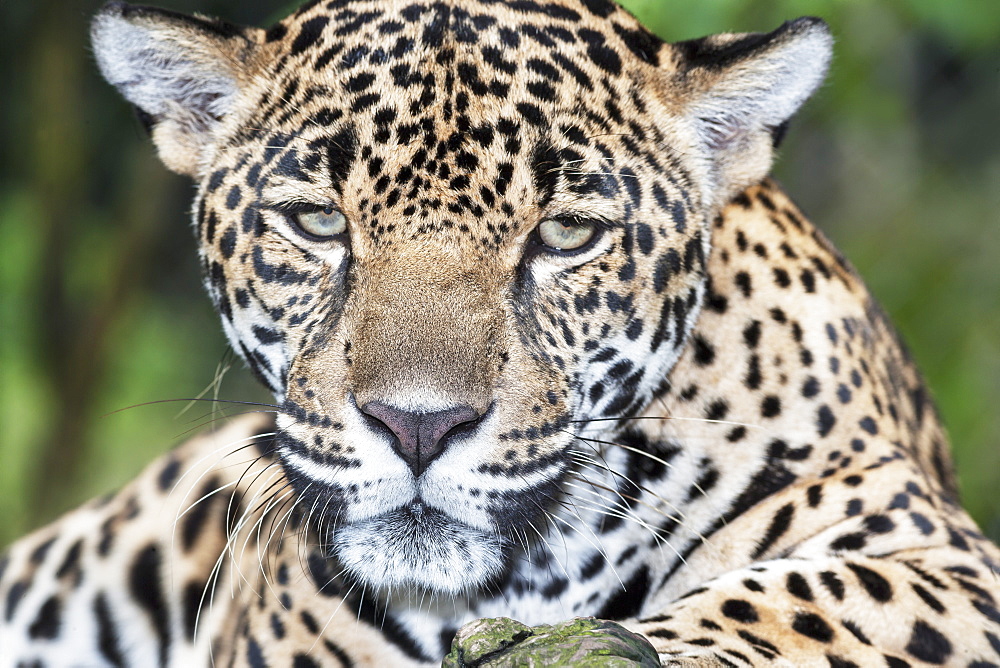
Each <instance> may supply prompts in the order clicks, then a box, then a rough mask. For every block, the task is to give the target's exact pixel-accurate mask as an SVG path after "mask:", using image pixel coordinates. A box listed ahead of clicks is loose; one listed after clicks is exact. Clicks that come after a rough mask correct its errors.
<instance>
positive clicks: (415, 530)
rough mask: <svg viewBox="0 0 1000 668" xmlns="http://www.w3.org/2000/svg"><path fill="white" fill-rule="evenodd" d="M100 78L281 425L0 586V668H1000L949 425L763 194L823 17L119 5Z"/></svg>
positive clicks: (888, 342) (820, 57) (978, 538)
mask: <svg viewBox="0 0 1000 668" xmlns="http://www.w3.org/2000/svg"><path fill="white" fill-rule="evenodd" d="M92 41H93V52H94V55H95V57H96V61H97V64H98V66H99V68H100V70H101V72H102V74H103V75H104V77H105V78H106V79H107V80H108V81H109V82H110V83H111V84H112V85H113V86H115V87H116V88H117V89H118V91H119V92H120V93H121V94H122V95H123V96H124V98H125V99H126V100H127V101H128V102H129V103H131V105H133V106H134V107H135V109H136V112H137V114H138V116H139V118H140V120H141V121H142V123H143V124H144V126H145V127H146V128H147V130H148V132H149V134H150V136H151V139H152V142H153V144H154V145H155V146H156V149H157V151H158V155H159V157H160V159H161V160H162V162H163V163H164V164H165V165H166V167H167V168H169V169H170V170H172V171H174V172H177V173H180V174H183V175H186V176H189V177H191V178H192V179H193V180H194V182H195V183H196V185H197V190H196V195H195V198H194V204H193V220H194V227H195V232H196V235H197V238H198V244H199V256H200V260H201V264H202V266H203V269H204V280H205V286H206V288H207V291H208V293H209V295H210V297H211V299H212V301H213V303H214V305H215V307H216V309H217V310H218V312H219V314H220V316H221V320H222V326H223V328H224V330H225V333H226V335H227V336H228V339H229V341H230V342H231V344H232V347H233V348H234V350H235V351H236V352H237V353H238V354H239V355H240V356H241V357H242V358H243V360H245V362H246V364H247V365H248V366H249V368H250V369H251V370H252V371H253V373H254V374H255V375H256V376H257V377H258V378H259V379H260V381H261V382H262V383H263V384H264V385H265V386H267V388H269V389H270V391H271V392H272V393H273V395H274V398H275V400H274V403H273V405H260V406H257V407H255V410H253V411H252V412H251V413H250V414H248V415H244V416H242V417H237V418H235V419H233V420H231V421H229V422H227V423H225V424H224V425H222V426H219V427H216V428H214V429H213V430H211V431H209V432H206V433H205V434H203V435H200V436H198V437H196V438H194V439H193V440H190V441H189V442H187V443H184V444H182V445H180V446H179V447H177V448H176V449H175V450H173V451H171V452H170V453H168V454H166V455H165V456H163V457H161V458H160V459H158V460H157V461H155V462H153V463H152V464H151V465H150V466H149V467H148V468H147V469H146V470H145V472H143V473H142V474H140V475H139V476H138V477H137V478H136V479H135V480H133V481H132V482H131V483H129V484H128V485H126V486H125V487H124V488H123V489H121V490H120V491H118V492H117V493H114V494H111V495H109V496H107V497H105V498H102V499H98V500H96V501H93V502H90V503H88V504H86V505H84V506H82V507H80V508H79V509H77V510H74V511H72V512H70V513H68V514H66V515H65V516H63V517H62V518H61V519H59V520H57V521H56V522H54V523H53V524H51V525H49V526H47V527H44V528H41V529H39V530H37V531H36V532H35V533H33V534H31V535H29V536H27V537H25V538H23V539H22V540H20V541H19V542H17V543H15V544H14V545H13V546H12V547H10V548H9V550H8V551H7V552H6V553H5V555H4V556H3V557H2V558H0V663H3V664H4V665H16V666H185V667H187V666H206V665H221V666H231V665H239V666H252V667H254V668H257V667H261V666H295V667H296V668H308V667H311V666H327V665H330V666H338V665H339V666H359V665H391V666H404V665H427V664H434V663H439V662H440V661H441V660H442V658H443V657H445V656H446V655H448V652H449V649H450V648H451V647H452V641H453V639H455V638H456V637H457V638H458V641H456V649H455V651H454V652H453V653H452V654H450V655H448V660H449V661H450V662H452V665H468V666H476V665H483V666H485V665H515V664H517V663H518V662H521V661H522V660H521V659H517V660H515V659H513V658H510V657H508V658H507V659H505V658H504V652H505V651H507V650H508V649H509V648H510V647H515V646H517V644H518V643H522V644H523V643H527V642H528V641H527V640H525V638H528V639H529V640H532V641H534V640H538V641H539V642H537V643H536V645H537V649H531V650H530V651H529V652H528V653H527V655H526V656H527V658H525V659H523V661H524V662H527V663H529V664H530V663H532V662H536V659H537V657H538V656H541V654H536V655H533V654H532V652H544V648H545V644H546V642H545V636H544V634H542V633H541V632H540V631H538V630H537V629H541V628H551V626H550V625H558V624H559V623H564V622H570V620H574V619H576V618H584V619H582V620H578V622H579V623H582V624H586V623H587V618H593V620H594V621H593V623H592V624H591V625H590V626H584V627H581V628H583V629H584V630H582V631H579V633H577V635H576V636H571V638H576V640H574V642H578V643H584V644H586V643H595V642H596V643H598V645H599V643H600V640H601V638H602V637H603V638H605V639H607V638H609V637H611V636H614V637H629V638H632V637H634V638H636V639H638V640H640V641H641V642H642V643H643V645H642V646H643V647H645V648H648V649H649V651H650V652H652V657H653V659H652V662H653V663H662V664H663V665H684V666H694V665H698V666H764V665H808V666H832V667H838V668H839V667H846V666H889V667H892V668H897V667H899V666H926V665H955V666H968V667H970V668H972V667H976V668H985V667H986V666H997V665H1000V611H998V608H997V598H998V596H1000V584H998V580H997V575H998V572H1000V565H998V564H1000V553H998V549H997V547H996V546H994V545H993V544H992V543H990V542H989V541H988V540H987V539H986V538H985V537H984V536H983V535H982V534H981V533H980V531H979V530H978V529H977V527H976V525H975V523H974V522H973V520H972V519H971V518H970V517H969V515H968V514H967V513H966V512H965V511H964V510H963V508H962V506H961V505H960V502H959V500H958V494H957V489H956V482H955V477H954V474H953V471H952V464H951V458H950V454H949V446H948V441H947V437H946V435H945V433H944V431H943V429H942V426H941V422H940V419H939V417H938V414H937V412H936V410H935V408H934V405H933V402H932V400H931V398H930V395H929V393H928V390H927V389H926V387H925V385H924V383H923V381H922V379H921V377H920V375H919V373H918V371H917V370H916V368H915V366H914V364H913V363H912V361H911V359H910V358H909V356H908V354H907V352H906V350H905V348H904V346H903V345H902V344H901V343H900V341H899V339H898V337H897V335H896V334H895V333H894V331H893V329H892V327H891V325H890V324H889V323H888V321H887V319H886V317H885V315H884V314H883V312H882V311H881V310H880V308H879V306H878V305H877V303H876V302H875V301H874V300H873V298H872V297H871V295H870V294H869V293H868V292H867V290H866V289H865V287H864V285H863V284H862V282H861V280H860V279H859V278H858V276H857V274H856V273H855V271H854V270H853V269H852V267H851V266H850V264H849V263H848V262H847V261H846V260H845V259H844V258H843V257H842V256H841V255H840V254H839V253H838V252H837V251H836V250H835V249H834V248H833V247H832V246H831V245H830V243H829V242H828V241H827V240H826V239H825V237H824V236H823V235H822V234H821V233H820V232H819V231H818V230H817V229H816V228H815V227H813V225H812V224H811V223H810V222H809V221H808V220H807V218H806V217H805V216H804V215H803V213H802V212H801V211H800V210H799V209H798V208H797V207H796V205H795V204H794V203H793V202H792V201H791V200H790V199H789V197H788V196H787V195H786V194H785V193H784V192H783V191H782V189H781V188H780V186H779V185H778V184H777V183H776V182H775V181H773V180H772V179H771V178H770V177H769V176H768V173H769V170H770V167H771V164H772V161H773V159H774V153H775V148H776V147H777V146H778V144H779V143H780V141H781V139H782V137H783V135H784V133H785V130H786V128H787V127H788V122H789V119H790V118H791V117H792V116H793V115H794V114H795V112H796V111H797V110H798V109H799V108H800V107H801V106H802V104H803V103H804V102H805V101H806V100H807V98H809V97H810V95H811V94H812V93H813V92H814V91H815V90H816V89H817V88H818V87H819V86H820V85H821V83H822V81H823V78H824V75H825V72H826V69H827V67H828V64H829V62H830V58H831V52H832V38H831V36H830V31H829V29H828V28H827V26H826V25H825V24H824V23H823V22H822V21H821V20H819V19H816V18H808V17H806V18H800V19H797V20H793V21H790V22H787V23H785V24H784V25H782V26H780V27H778V28H777V29H776V30H774V31H773V32H770V33H767V34H756V33H754V34H718V35H713V36H709V37H705V38H702V39H693V40H690V41H682V42H678V43H665V42H663V41H661V40H660V39H658V38H657V37H655V36H654V35H653V34H651V33H650V32H648V31H647V30H646V29H644V28H643V27H642V26H641V25H640V24H639V23H638V22H637V21H636V20H635V19H634V18H633V17H632V16H630V15H629V14H628V13H627V12H626V11H624V10H623V9H621V8H620V7H618V6H617V5H615V4H613V3H612V2H611V0H323V1H313V2H309V3H308V4H306V5H305V6H304V7H302V8H301V9H299V10H298V11H297V12H295V13H294V14H292V15H291V16H289V17H288V18H286V19H284V20H282V21H280V22H279V23H276V24H275V25H273V26H271V27H270V28H267V29H258V28H251V27H241V26H236V25H231V24H229V23H226V22H223V21H220V20H215V19H210V18H205V17H200V16H184V15H181V14H177V13H173V12H170V11H166V10H160V9H153V8H148V7H140V6H132V5H128V4H125V3H121V2H112V3H110V4H108V5H106V6H105V7H104V8H103V9H101V10H100V11H99V13H98V14H97V16H96V18H95V19H94V21H93V24H92ZM142 446H143V444H139V443H137V444H136V447H142ZM498 618H500V619H498ZM502 618H509V620H517V624H515V625H514V627H513V628H514V629H519V630H516V632H513V633H510V634H508V635H509V636H510V637H509V638H506V639H503V638H501V640H500V641H497V643H496V646H495V647H491V648H488V649H489V651H485V652H483V651H479V652H478V654H477V653H476V648H475V647H471V646H468V645H462V638H463V637H468V632H467V629H468V628H469V626H467V625H468V624H470V623H472V624H473V625H474V626H475V627H476V628H479V629H482V628H486V629H490V628H496V629H500V631H503V629H509V628H512V627H511V626H510V624H512V623H513V622H510V621H509V620H504V619H502ZM610 622H615V624H610ZM573 624H577V622H573ZM484 625H485V626H484ZM463 627H464V628H463ZM573 628H577V627H575V626H574V627H573ZM619 633H621V634H627V636H621V635H617V636H616V635H615V634H619ZM456 634H457V635H456ZM463 634H465V635H463ZM532 634H535V635H534V636H533V635H532ZM501 635H502V633H501ZM581 646H584V645H581ZM586 646H588V647H589V646H591V645H586ZM533 647H534V646H533ZM529 649H530V648H529ZM594 651H595V654H593V656H592V657H591V658H594V657H598V658H599V657H605V658H606V660H607V661H608V662H609V663H608V664H607V665H616V664H613V663H610V662H612V661H625V662H626V663H619V664H617V665H650V659H649V658H648V655H647V658H645V659H634V660H633V659H628V658H625V657H624V656H623V655H621V656H618V657H617V659H616V658H614V657H613V656H612V655H610V654H607V655H605V654H600V652H603V651H604V650H600V649H595V650H594ZM532 656H535V657H536V659H533V658H532ZM602 660H603V659H602ZM505 661H506V663H504V662H505ZM538 661H540V659H538ZM629 661H631V662H632V663H628V662H629ZM536 665H537V662H536Z"/></svg>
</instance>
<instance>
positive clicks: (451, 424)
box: [360, 401, 482, 476]
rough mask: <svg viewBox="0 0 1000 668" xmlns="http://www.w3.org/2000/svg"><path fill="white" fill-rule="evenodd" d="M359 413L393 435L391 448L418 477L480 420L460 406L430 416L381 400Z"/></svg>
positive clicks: (370, 402)
mask: <svg viewBox="0 0 1000 668" xmlns="http://www.w3.org/2000/svg"><path fill="white" fill-rule="evenodd" d="M360 408H361V412H362V413H364V414H366V415H368V416H369V417H372V418H374V419H375V421H376V422H377V424H375V425H373V426H374V427H376V428H379V427H382V428H386V429H388V430H389V431H390V432H392V434H393V435H394V436H395V439H394V442H393V447H394V448H395V449H396V452H397V453H398V454H399V456H400V457H402V459H403V461H405V462H406V464H407V465H408V466H409V467H410V470H411V471H413V475H415V476H419V475H420V474H421V473H423V472H424V471H425V470H426V469H427V467H428V466H430V464H431V462H432V461H434V459H436V458H437V457H438V455H440V454H441V453H442V452H444V449H445V447H447V445H448V442H449V441H450V440H451V438H452V437H453V436H455V435H456V433H457V432H458V431H460V430H459V429H458V428H459V427H466V428H467V427H471V426H474V425H475V423H476V422H478V421H479V419H480V418H481V417H482V414H480V413H479V412H478V411H476V409H474V408H473V407H472V406H466V405H459V406H452V407H451V408H446V409H444V410H441V411H434V412H431V413H417V412H413V411H404V410H401V409H399V408H396V407H395V406H390V405H389V404H385V403H382V402H381V401H369V402H368V403H366V404H365V405H364V406H361V407H360Z"/></svg>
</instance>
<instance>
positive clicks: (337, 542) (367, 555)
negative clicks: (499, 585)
mask: <svg viewBox="0 0 1000 668" xmlns="http://www.w3.org/2000/svg"><path fill="white" fill-rule="evenodd" d="M505 543H506V541H505V540H504V539H503V538H501V536H500V535H499V534H489V533H487V532H485V531H481V530H479V529H475V528H473V527H470V526H468V525H466V524H463V523H462V522H459V521H458V520H456V519H454V518H452V517H450V516H449V515H448V514H446V513H444V512H442V511H440V510H438V509H436V508H432V507H430V506H428V505H426V504H425V503H424V502H423V501H421V500H420V499H414V500H413V501H412V502H411V503H409V504H407V505H405V506H403V507H400V508H397V509H395V510H392V511H389V512H387V513H383V514H381V515H378V516H377V517H373V518H371V519H368V520H363V521H360V522H354V523H351V524H346V525H344V526H341V527H338V528H337V529H336V531H335V533H334V536H333V541H332V552H333V555H334V556H335V557H336V558H337V559H338V560H339V561H340V563H341V564H342V565H343V567H344V569H345V570H346V574H347V575H348V576H349V577H350V578H351V579H353V580H355V581H356V582H358V583H360V584H362V585H363V586H364V587H365V588H366V589H368V590H372V589H375V590H383V591H385V592H387V593H392V592H393V591H400V590H412V589H414V588H416V589H418V590H424V591H430V592H433V593H443V594H452V595H459V594H467V593H470V591H471V590H473V589H475V588H477V587H479V586H482V585H484V584H486V583H487V582H489V581H490V580H491V579H493V578H495V577H496V576H497V575H498V574H499V573H500V572H501V571H502V570H503V568H504V565H505V559H504V551H505V550H504V548H505Z"/></svg>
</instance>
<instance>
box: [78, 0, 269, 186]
mask: <svg viewBox="0 0 1000 668" xmlns="http://www.w3.org/2000/svg"><path fill="white" fill-rule="evenodd" d="M90 36H91V41H92V43H93V47H94V54H95V55H96V57H97V64H98V66H99V67H100V70H101V74H103V75H104V78H105V79H107V80H108V81H109V82H110V83H111V84H112V85H114V86H115V87H116V88H117V89H118V90H119V92H121V94H122V95H123V96H125V98H126V99H127V100H128V101H129V102H131V103H132V104H134V105H135V107H136V109H137V110H138V113H139V117H140V118H141V119H142V121H143V123H144V124H145V125H146V128H147V130H149V132H150V134H151V135H152V138H153V143H154V144H155V145H156V148H157V151H158V153H159V156H160V159H161V160H162V161H163V163H164V164H165V165H166V166H167V167H168V168H169V169H171V170H173V171H175V172H178V173H180V174H186V175H188V176H197V175H198V174H199V173H200V171H201V168H202V165H203V163H204V159H205V156H206V153H207V149H208V148H209V147H210V146H211V144H212V138H213V132H214V131H215V130H216V129H217V127H218V126H219V124H220V122H221V121H222V120H223V119H224V118H225V116H226V114H228V113H229V112H230V111H231V110H232V109H233V105H234V103H235V101H236V99H237V97H238V95H239V92H240V89H241V87H242V83H243V82H244V81H246V80H248V78H249V77H250V76H251V75H252V70H253V67H252V60H253V56H254V54H255V52H256V47H257V46H258V45H259V44H260V43H261V42H262V41H263V31H261V30H258V29H256V28H242V27H238V26H234V25H231V24H228V23H224V22H222V21H216V20H211V19H205V18H200V17H193V16H185V15H183V14H176V13H174V12H170V11H166V10H162V9H154V8H151V7H137V6H132V5H128V4H125V3H123V2H112V3H109V4H107V5H105V6H104V7H103V8H102V9H101V10H100V11H99V12H98V14H97V16H96V17H94V21H93V24H92V26H91V31H90Z"/></svg>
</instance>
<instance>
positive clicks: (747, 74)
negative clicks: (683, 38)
mask: <svg viewBox="0 0 1000 668" xmlns="http://www.w3.org/2000/svg"><path fill="white" fill-rule="evenodd" d="M673 47H674V49H675V53H676V55H677V59H678V62H677V65H678V74H677V75H678V76H679V77H680V78H681V81H683V83H684V88H685V89H686V91H687V92H686V94H685V96H686V98H687V99H686V101H685V102H684V105H683V114H684V116H685V117H687V118H688V120H689V121H691V125H692V126H693V128H694V132H695V133H696V134H697V140H698V141H697V143H698V144H699V145H700V146H701V147H703V149H704V150H705V151H706V152H707V155H708V158H709V160H710V162H711V163H712V164H713V168H712V169H711V171H712V172H714V181H715V183H714V187H715V188H716V189H717V193H716V195H717V197H716V198H713V199H717V201H719V203H724V201H726V200H728V198H729V197H731V196H732V195H734V194H736V192H738V191H739V190H742V189H743V188H745V187H747V186H749V185H751V184H753V183H756V182H758V181H760V180H761V179H763V178H764V176H766V175H767V172H768V171H769V170H770V168H771V162H772V160H773V153H774V145H775V143H776V140H777V139H780V135H781V133H782V132H783V131H784V128H785V126H786V124H787V123H788V120H789V119H790V118H791V117H792V115H793V114H794V113H795V112H796V111H798V109H799V107H801V106H802V104H803V103H804V102H805V101H806V100H807V99H808V98H809V96H810V95H812V93H813V92H814V91H815V90H816V89H817V88H818V87H819V86H820V84H821V83H822V82H823V79H824V77H825V76H826V71H827V68H828V67H829V64H830V58H831V55H832V50H833V38H832V37H831V36H830V31H829V28H828V27H827V25H826V23H824V22H823V21H822V20H820V19H816V18H801V19H797V20H795V21H789V22H788V23H785V24H784V25H782V26H781V27H780V28H778V29H777V30H775V31H774V32H771V33H767V34H759V33H746V34H723V35H713V36H711V37H706V38H703V39H699V40H692V41H689V42H679V43H677V44H674V45H673Z"/></svg>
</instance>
